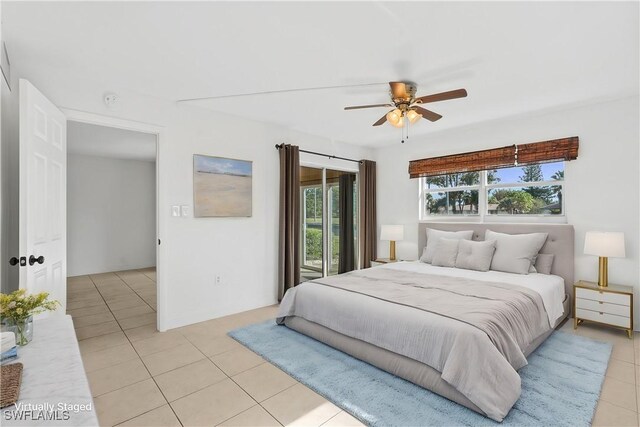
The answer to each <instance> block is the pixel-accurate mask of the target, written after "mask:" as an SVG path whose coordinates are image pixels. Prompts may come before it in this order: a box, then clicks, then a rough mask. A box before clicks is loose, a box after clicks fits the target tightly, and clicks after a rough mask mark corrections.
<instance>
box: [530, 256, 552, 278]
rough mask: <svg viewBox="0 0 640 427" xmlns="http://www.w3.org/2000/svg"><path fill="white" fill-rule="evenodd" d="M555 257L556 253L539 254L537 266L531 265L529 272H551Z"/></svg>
mask: <svg viewBox="0 0 640 427" xmlns="http://www.w3.org/2000/svg"><path fill="white" fill-rule="evenodd" d="M554 258H555V255H553V254H538V257H537V258H536V265H535V267H534V266H533V265H532V266H531V268H530V269H529V273H540V274H551V267H552V266H553V259H554Z"/></svg>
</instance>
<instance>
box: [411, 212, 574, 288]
mask: <svg viewBox="0 0 640 427" xmlns="http://www.w3.org/2000/svg"><path fill="white" fill-rule="evenodd" d="M427 228H433V229H436V230H444V231H460V230H473V240H484V232H485V231H486V230H487V229H488V230H493V231H497V232H499V233H508V234H525V233H548V234H549V237H547V242H546V243H545V244H544V246H543V247H542V249H541V250H540V253H542V254H553V255H555V257H554V259H553V266H552V267H551V274H555V275H556V276H560V277H562V278H563V279H564V287H565V291H566V294H567V295H570V296H571V297H572V298H573V283H574V282H573V263H574V252H573V246H574V231H573V226H572V225H567V224H478V223H469V222H464V223H462V222H457V223H449V222H447V223H444V222H429V223H420V224H419V225H418V233H419V235H418V248H419V253H418V257H420V255H422V249H423V248H424V246H425V245H426V244H427V232H426V230H427Z"/></svg>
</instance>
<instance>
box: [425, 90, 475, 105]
mask: <svg viewBox="0 0 640 427" xmlns="http://www.w3.org/2000/svg"><path fill="white" fill-rule="evenodd" d="M465 96H467V91H466V89H456V90H450V91H448V92H441V93H434V94H433V95H426V96H421V97H420V98H416V101H415V102H417V103H418V104H426V103H427V102H438V101H446V100H448V99H456V98H464V97H465Z"/></svg>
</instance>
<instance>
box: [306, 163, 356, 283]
mask: <svg viewBox="0 0 640 427" xmlns="http://www.w3.org/2000/svg"><path fill="white" fill-rule="evenodd" d="M357 191H358V187H357V173H355V172H351V171H342V170H337V169H329V168H319V167H311V166H301V167H300V204H301V206H300V215H301V221H300V224H301V232H300V236H301V237H300V238H301V242H300V243H301V244H300V248H301V250H300V281H301V282H305V281H308V280H313V279H317V278H320V277H325V276H330V275H335V274H339V273H345V272H347V271H351V270H354V269H355V268H356V266H357V253H358V251H357V249H356V248H357V247H358V220H357V218H358V212H357V210H358V203H357V200H358V194H357Z"/></svg>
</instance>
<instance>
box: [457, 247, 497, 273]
mask: <svg viewBox="0 0 640 427" xmlns="http://www.w3.org/2000/svg"><path fill="white" fill-rule="evenodd" d="M495 250H496V242H495V240H485V241H484V242H474V241H473V240H460V244H459V246H458V257H457V258H456V268H464V269H466V270H476V271H489V268H491V260H492V259H493V253H494V252H495Z"/></svg>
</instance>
